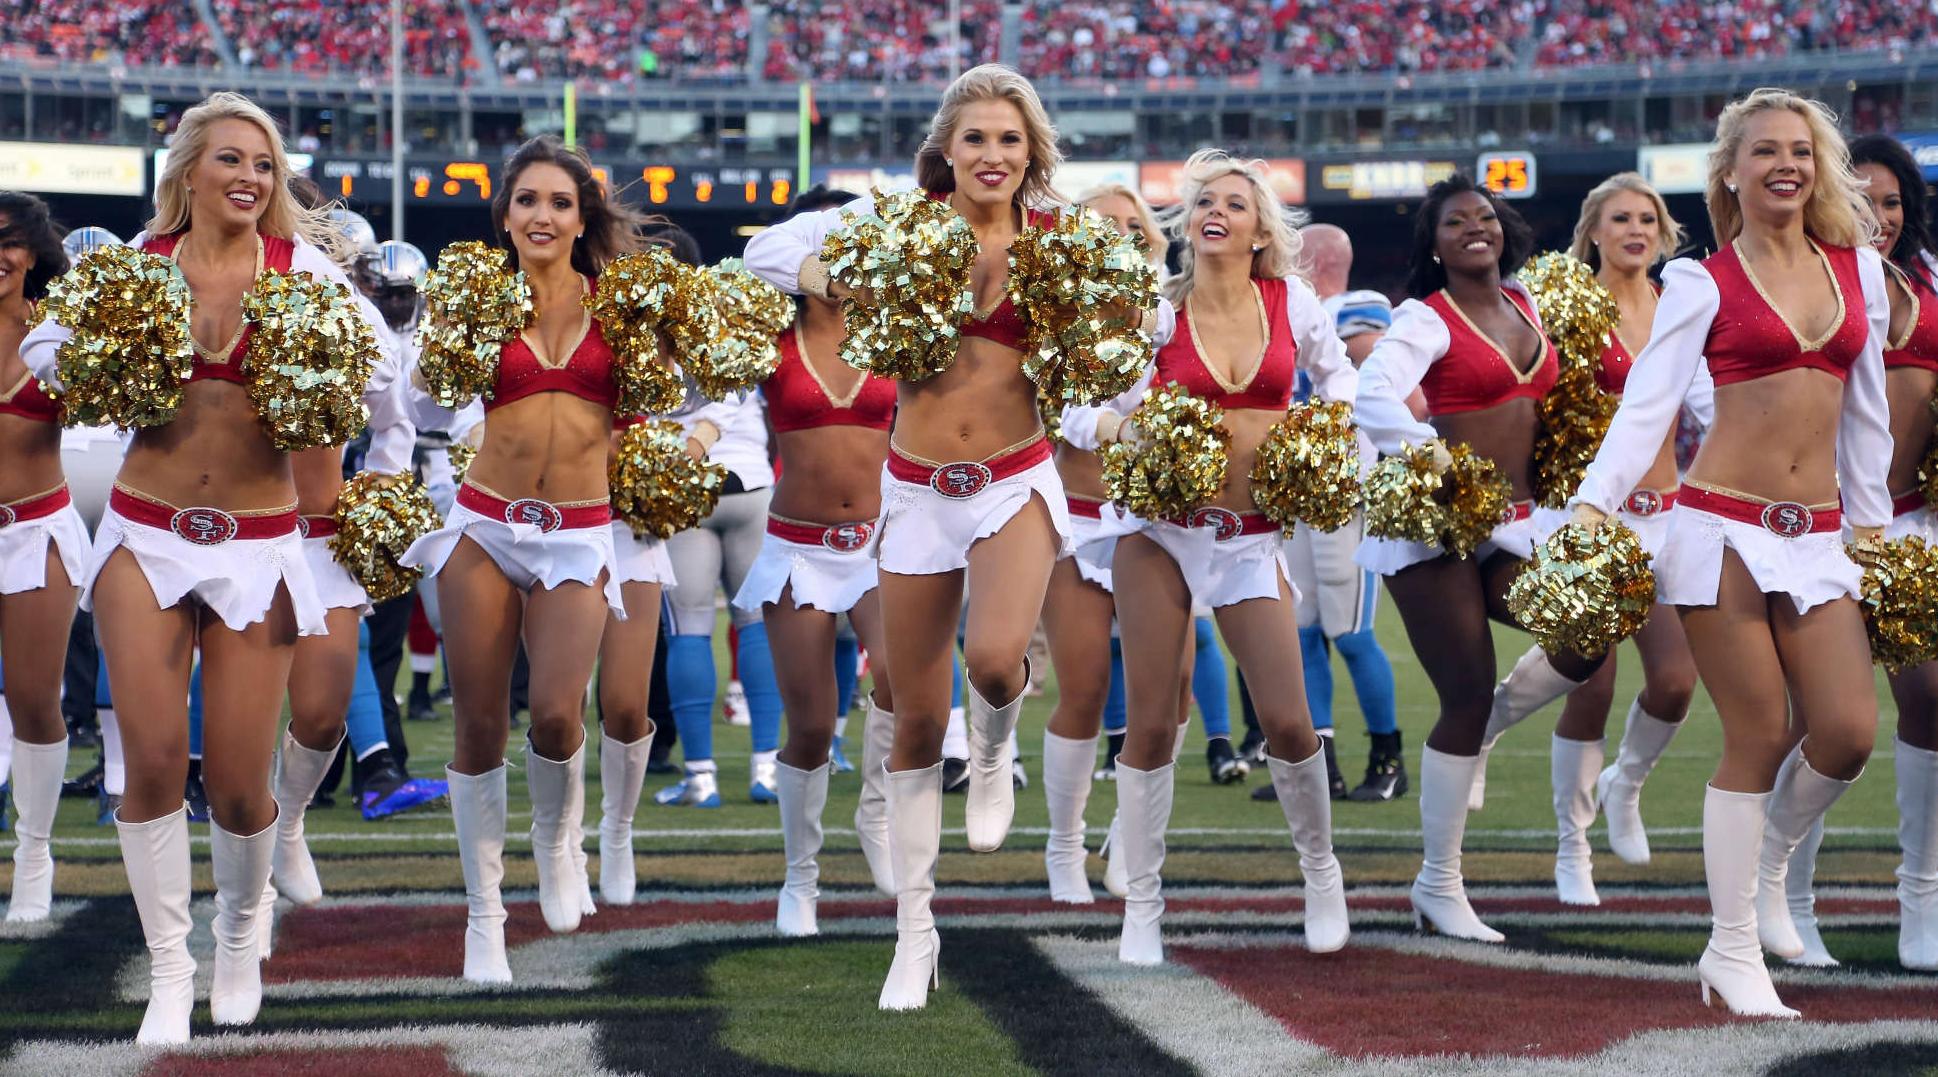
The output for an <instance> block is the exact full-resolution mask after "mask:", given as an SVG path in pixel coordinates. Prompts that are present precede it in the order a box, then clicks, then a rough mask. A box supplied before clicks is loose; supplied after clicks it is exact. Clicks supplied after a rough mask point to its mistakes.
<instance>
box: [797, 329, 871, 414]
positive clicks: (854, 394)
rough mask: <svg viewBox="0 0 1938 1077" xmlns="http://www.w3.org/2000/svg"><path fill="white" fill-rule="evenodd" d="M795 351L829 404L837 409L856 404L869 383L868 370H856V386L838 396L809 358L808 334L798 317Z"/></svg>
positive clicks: (843, 409)
mask: <svg viewBox="0 0 1938 1077" xmlns="http://www.w3.org/2000/svg"><path fill="white" fill-rule="evenodd" d="M794 351H795V354H797V355H799V356H800V357H801V365H802V366H804V367H807V372H808V377H810V378H813V379H814V384H816V385H818V386H820V387H821V395H822V396H824V397H826V398H827V400H828V404H829V405H830V406H832V407H833V408H834V409H835V410H836V411H846V410H847V409H849V408H852V407H854V406H855V401H857V400H859V399H861V389H862V386H864V385H867V384H868V372H867V371H866V370H857V371H855V374H856V375H857V376H856V378H855V384H854V388H852V389H849V390H848V392H847V393H846V394H844V395H841V396H836V395H835V393H834V391H833V390H831V389H829V388H828V382H827V379H825V378H823V377H822V376H821V372H820V371H819V370H816V369H814V360H813V359H810V358H808V350H807V336H806V334H804V333H802V332H801V322H800V320H799V319H796V320H795V322H794ZM842 365H843V366H846V365H847V364H845V363H844V364H842Z"/></svg>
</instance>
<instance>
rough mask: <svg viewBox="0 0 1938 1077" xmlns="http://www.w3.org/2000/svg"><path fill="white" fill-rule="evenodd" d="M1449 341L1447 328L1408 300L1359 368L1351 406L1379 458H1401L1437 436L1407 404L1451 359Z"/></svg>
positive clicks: (1423, 307) (1431, 312)
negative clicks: (1439, 364)
mask: <svg viewBox="0 0 1938 1077" xmlns="http://www.w3.org/2000/svg"><path fill="white" fill-rule="evenodd" d="M1451 341H1452V336H1451V335H1450V334H1449V333H1448V332H1447V323H1446V322H1444V321H1441V320H1440V315H1439V314H1438V313H1437V312H1436V311H1435V310H1434V309H1433V308H1432V307H1429V306H1427V305H1426V304H1425V303H1422V302H1420V301H1419V300H1417V299H1409V300H1407V301H1406V302H1404V303H1401V304H1400V306H1399V309H1398V310H1396V311H1394V312H1393V327H1392V328H1390V329H1388V330H1387V331H1386V335H1385V336H1383V337H1381V338H1380V340H1379V343H1378V344H1375V345H1373V351H1372V354H1370V355H1368V356H1367V357H1366V361H1365V362H1364V363H1362V364H1361V365H1360V368H1359V388H1358V391H1357V393H1356V394H1355V396H1354V400H1353V421H1354V422H1355V423H1358V424H1359V429H1360V430H1361V431H1363V432H1364V433H1365V434H1366V436H1367V437H1368V438H1370V439H1372V442H1373V446H1374V447H1375V448H1377V449H1378V450H1379V451H1380V452H1382V453H1385V454H1387V455H1389V456H1394V455H1398V454H1399V452H1400V451H1401V446H1402V445H1419V444H1422V443H1424V442H1426V441H1428V440H1429V439H1431V438H1433V437H1436V436H1437V435H1436V434H1435V432H1434V429H1433V427H1432V425H1431V424H1428V423H1423V422H1421V421H1420V420H1418V419H1415V418H1414V417H1413V411H1412V409H1410V408H1408V407H1407V406H1406V398H1407V397H1408V396H1410V395H1411V394H1412V392H1413V390H1415V389H1417V388H1419V386H1420V382H1421V381H1422V380H1423V379H1425V378H1426V376H1427V371H1428V370H1430V369H1432V368H1433V364H1435V363H1437V362H1439V361H1440V358H1441V357H1442V356H1444V355H1446V354H1447V348H1448V347H1449V345H1450V343H1451ZM1341 350H1342V351H1343V350H1344V345H1341Z"/></svg>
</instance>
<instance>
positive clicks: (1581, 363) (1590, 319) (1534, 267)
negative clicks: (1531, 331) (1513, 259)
mask: <svg viewBox="0 0 1938 1077" xmlns="http://www.w3.org/2000/svg"><path fill="white" fill-rule="evenodd" d="M1518 279H1519V280H1520V282H1521V284H1522V285H1523V286H1525V287H1526V288H1527V290H1528V291H1529V292H1530V293H1532V294H1533V296H1534V309H1535V310H1536V311H1537V312H1538V313H1539V314H1540V315H1541V328H1542V329H1543V330H1545V331H1546V332H1547V334H1548V339H1549V340H1552V341H1554V346H1555V350H1556V351H1558V352H1560V353H1561V362H1562V366H1563V367H1565V368H1573V369H1586V370H1593V369H1595V367H1597V366H1599V365H1600V364H1601V360H1602V352H1603V350H1605V349H1606V348H1607V347H1608V335H1609V334H1610V333H1612V332H1614V330H1615V327H1616V326H1618V325H1620V324H1622V308H1621V307H1620V306H1619V305H1618V304H1617V303H1616V302H1615V296H1614V294H1613V293H1611V292H1610V291H1609V290H1608V288H1607V287H1606V286H1604V285H1603V284H1602V282H1601V281H1600V280H1598V279H1597V278H1596V277H1595V271H1594V270H1593V269H1591V268H1589V266H1588V263H1586V262H1584V261H1582V260H1581V259H1579V258H1576V257H1574V256H1573V255H1569V254H1563V253H1561V252H1560V251H1549V252H1548V253H1546V254H1541V255H1537V256H1535V257H1534V258H1532V259H1530V260H1529V261H1528V264H1527V265H1526V266H1525V267H1524V268H1522V270H1521V272H1520V273H1519V274H1518Z"/></svg>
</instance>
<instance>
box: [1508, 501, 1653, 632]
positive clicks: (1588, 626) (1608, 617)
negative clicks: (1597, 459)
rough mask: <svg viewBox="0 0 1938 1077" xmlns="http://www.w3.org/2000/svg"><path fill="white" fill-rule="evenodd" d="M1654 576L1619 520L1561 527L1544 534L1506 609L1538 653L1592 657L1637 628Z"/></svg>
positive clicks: (1639, 545) (1645, 553)
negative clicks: (1592, 526)
mask: <svg viewBox="0 0 1938 1077" xmlns="http://www.w3.org/2000/svg"><path fill="white" fill-rule="evenodd" d="M1654 605H1655V572H1654V570H1652V569H1651V568H1650V567H1649V554H1648V551H1647V550H1645V549H1643V548H1642V540H1641V539H1640V538H1639V537H1638V536H1637V535H1636V534H1635V532H1634V531H1633V530H1630V529H1629V528H1628V527H1627V526H1626V525H1625V524H1623V523H1622V522H1621V521H1619V520H1609V521H1606V522H1605V523H1603V524H1602V525H1601V526H1600V527H1597V528H1594V529H1592V530H1591V529H1589V528H1587V527H1585V526H1583V525H1581V524H1572V523H1571V524H1568V525H1566V526H1564V527H1562V528H1561V529H1560V530H1558V531H1556V532H1555V533H1554V534H1552V535H1550V536H1548V540H1547V541H1546V542H1543V543H1542V544H1541V545H1540V546H1539V547H1538V548H1537V549H1536V550H1535V551H1534V560H1533V561H1531V562H1530V563H1529V564H1528V566H1527V567H1526V568H1524V569H1523V570H1522V571H1521V574H1520V575H1519V576H1517V577H1515V580H1514V583H1513V584H1512V585H1511V586H1510V587H1508V589H1507V606H1508V609H1510V610H1512V611H1513V612H1514V618H1515V620H1517V621H1519V622H1520V624H1521V627H1522V628H1525V629H1526V630H1527V631H1528V633H1529V634H1530V635H1532V636H1533V637H1534V641H1535V642H1536V643H1539V644H1540V645H1541V649H1542V650H1544V651H1547V652H1548V653H1549V654H1563V653H1573V654H1578V655H1582V656H1584V657H1588V658H1593V657H1594V656H1596V655H1598V654H1601V653H1603V652H1604V651H1606V650H1608V649H1609V648H1610V647H1613V646H1615V645H1616V644H1618V643H1620V642H1622V641H1623V640H1625V639H1628V638H1629V637H1630V636H1633V635H1635V634H1636V633H1637V632H1639V631H1641V630H1642V625H1643V623H1644V622H1646V621H1647V620H1648V619H1649V611H1650V609H1651V608H1652V607H1654Z"/></svg>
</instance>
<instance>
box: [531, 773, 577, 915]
mask: <svg viewBox="0 0 1938 1077" xmlns="http://www.w3.org/2000/svg"><path fill="white" fill-rule="evenodd" d="M525 782H526V784H527V785H528V786H529V787H530V789H531V796H532V860H533V861H534V862H535V863H536V864H537V866H538V907H539V909H540V910H541V911H542V912H544V914H545V926H546V927H549V928H551V929H552V930H553V931H556V932H559V933H561V934H564V933H566V932H570V931H577V930H578V929H579V918H580V916H582V915H583V914H584V912H585V907H584V905H583V903H582V902H581V901H580V898H581V896H582V894H583V893H584V891H585V882H584V880H583V878H582V877H581V876H580V874H579V865H578V861H577V860H576V859H575V858H574V857H573V855H572V839H573V838H574V837H576V836H577V834H578V833H579V832H580V828H582V827H583V826H584V825H585V744H584V743H583V742H581V743H580V744H579V748H578V750H577V751H575V752H573V753H572V757H571V758H570V759H564V760H556V759H547V758H545V757H544V756H542V755H540V754H538V751H537V750H536V749H534V748H533V747H532V746H531V744H530V742H527V743H526V745H525Z"/></svg>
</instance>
